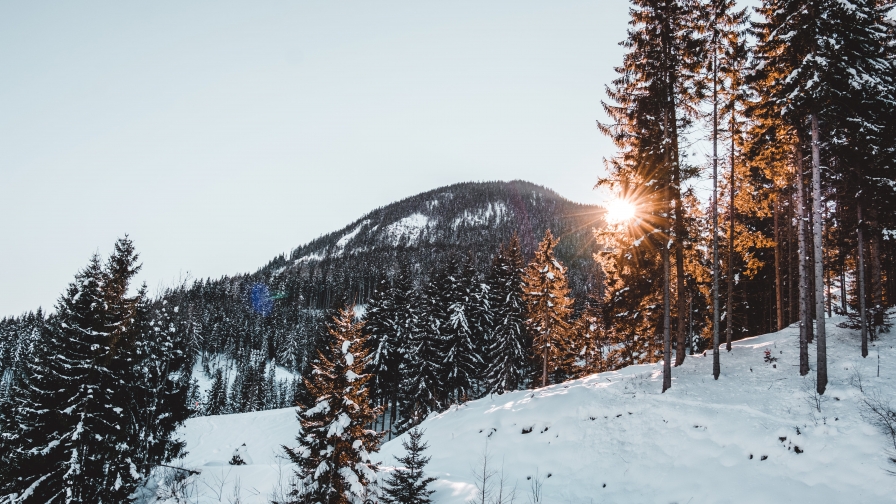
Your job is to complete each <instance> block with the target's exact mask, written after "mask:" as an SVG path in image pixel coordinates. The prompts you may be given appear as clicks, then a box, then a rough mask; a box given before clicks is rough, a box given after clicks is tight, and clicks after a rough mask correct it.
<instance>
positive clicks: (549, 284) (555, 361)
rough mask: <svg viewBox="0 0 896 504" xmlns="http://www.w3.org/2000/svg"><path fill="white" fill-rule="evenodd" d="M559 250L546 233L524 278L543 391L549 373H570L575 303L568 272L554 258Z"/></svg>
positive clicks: (526, 300)
mask: <svg viewBox="0 0 896 504" xmlns="http://www.w3.org/2000/svg"><path fill="white" fill-rule="evenodd" d="M556 246H557V240H556V239H555V238H554V236H553V235H552V234H551V232H550V230H549V231H547V232H546V233H545V236H544V239H543V240H542V241H541V243H539V244H538V250H536V251H535V258H534V259H533V260H532V262H531V263H529V265H528V266H527V267H526V271H525V275H524V276H523V299H524V300H525V302H526V323H527V325H528V326H529V330H530V331H532V335H533V345H532V346H533V351H534V353H535V355H536V362H537V363H538V367H540V368H541V369H540V374H541V386H542V387H546V386H547V385H548V375H549V373H550V374H553V373H554V372H557V371H560V372H561V373H564V372H568V371H569V370H570V366H571V358H572V355H571V345H570V342H569V338H570V337H571V334H570V330H569V329H570V328H569V318H570V315H571V314H572V300H571V299H570V298H569V286H568V285H567V283H566V275H565V269H564V268H563V266H562V265H561V264H560V262H559V261H557V259H556V258H555V257H554V247H556Z"/></svg>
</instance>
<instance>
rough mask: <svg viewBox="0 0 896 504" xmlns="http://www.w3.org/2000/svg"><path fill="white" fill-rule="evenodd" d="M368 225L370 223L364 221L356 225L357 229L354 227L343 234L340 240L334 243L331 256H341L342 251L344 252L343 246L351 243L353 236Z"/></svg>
mask: <svg viewBox="0 0 896 504" xmlns="http://www.w3.org/2000/svg"><path fill="white" fill-rule="evenodd" d="M368 224H370V221H369V220H364V221H362V222H361V223H360V224H358V225H357V227H355V228H354V229H352V230H351V231H349V232H348V233H346V234H344V235H343V236H342V238H340V239H339V241H337V242H336V249H335V251H334V252H333V255H335V256H339V255H341V254H342V251H343V250H345V246H346V245H348V243H349V242H350V241H352V238H354V237H355V235H357V234H358V233H359V232H360V231H361V228H363V227H364V226H366V225H368Z"/></svg>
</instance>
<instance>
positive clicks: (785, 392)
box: [182, 318, 896, 504]
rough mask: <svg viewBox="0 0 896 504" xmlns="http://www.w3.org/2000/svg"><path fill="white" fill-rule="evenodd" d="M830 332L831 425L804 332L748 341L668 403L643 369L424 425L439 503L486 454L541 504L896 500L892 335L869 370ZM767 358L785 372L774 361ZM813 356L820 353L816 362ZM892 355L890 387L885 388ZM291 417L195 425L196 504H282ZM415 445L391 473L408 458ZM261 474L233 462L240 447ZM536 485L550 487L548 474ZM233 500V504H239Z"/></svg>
mask: <svg viewBox="0 0 896 504" xmlns="http://www.w3.org/2000/svg"><path fill="white" fill-rule="evenodd" d="M838 321H839V319H837V318H834V319H832V320H831V321H830V322H829V325H828V331H829V339H828V359H829V368H828V369H829V372H830V379H831V383H830V385H829V386H828V391H827V393H826V394H825V396H824V397H823V399H821V405H820V409H821V411H820V412H818V411H817V410H816V408H815V402H814V398H813V394H812V393H811V390H812V376H813V374H812V373H810V375H809V376H807V377H805V378H802V377H800V376H799V374H798V373H797V371H796V369H797V368H796V365H797V359H798V347H797V345H798V330H797V329H796V328H795V327H790V328H787V329H785V330H783V331H781V332H778V333H773V334H768V335H764V336H760V337H754V338H749V339H746V340H742V341H739V342H736V343H735V344H734V348H733V350H732V352H731V353H726V352H724V351H723V353H722V376H721V378H720V379H719V381H717V382H716V381H713V379H712V376H711V364H712V362H711V359H710V358H707V357H701V356H694V357H691V358H688V360H687V361H686V362H685V363H684V365H683V366H681V367H679V368H674V370H673V375H674V379H673V387H672V389H671V390H669V391H668V392H667V393H665V394H661V393H660V385H661V369H662V368H661V364H653V365H642V366H633V367H629V368H625V369H622V370H620V371H618V372H610V373H602V374H597V375H592V376H589V377H586V378H584V379H580V380H575V381H571V382H567V383H563V384H559V385H555V386H551V387H547V388H544V389H538V390H534V391H520V392H514V393H510V394H505V395H501V396H495V397H491V398H484V399H481V400H478V401H474V402H470V403H467V404H465V405H463V406H461V407H456V408H453V409H452V410H450V411H447V412H445V413H442V414H440V415H436V416H433V417H431V418H429V419H428V420H426V421H425V422H424V423H423V424H422V428H424V429H425V430H426V436H425V439H426V441H427V442H428V443H429V445H430V449H429V451H428V454H429V455H432V461H431V462H430V464H429V466H428V472H429V473H430V474H431V475H434V476H438V477H439V480H438V481H437V482H436V483H435V485H434V486H435V488H436V489H437V492H436V493H435V494H434V501H435V502H436V503H438V504H455V503H456V504H459V503H462V502H465V501H467V500H469V499H470V498H471V496H472V494H473V493H474V489H475V487H474V481H475V478H474V474H473V467H474V466H476V465H477V464H480V465H481V456H482V453H483V452H484V451H485V450H486V448H487V449H488V451H489V453H490V456H491V460H492V468H494V469H500V467H501V466H502V465H503V469H504V473H505V478H506V480H507V482H508V484H509V485H510V486H513V485H514V484H515V485H516V489H517V495H516V499H517V500H516V502H527V499H528V497H529V495H528V494H529V488H530V485H531V483H532V481H533V479H527V478H534V477H535V476H536V474H537V475H538V477H539V480H540V481H542V482H543V497H544V502H547V503H552V502H556V503H564V502H573V503H576V502H679V503H684V502H870V503H873V502H892V495H893V492H894V491H896V479H894V477H893V476H891V475H889V474H888V473H887V471H888V470H889V469H892V468H893V466H892V465H891V464H890V463H889V462H888V460H887V454H888V451H887V447H888V446H890V447H892V443H891V441H890V440H889V439H888V438H887V437H886V436H884V435H883V434H882V433H881V432H880V431H879V430H878V429H877V428H876V427H874V426H873V425H871V424H869V423H868V422H867V421H866V420H864V419H863V415H862V410H861V408H860V404H861V400H862V397H863V394H862V392H861V391H860V390H859V389H858V387H857V386H856V385H857V382H856V376H861V381H862V386H863V389H864V391H865V393H866V394H871V393H875V392H877V393H879V394H881V395H882V396H883V397H893V394H894V392H896V387H894V382H893V379H894V376H896V350H894V348H893V344H892V335H884V338H883V340H882V341H880V342H878V344H877V345H876V346H875V347H873V348H872V351H871V355H870V356H869V358H867V359H862V358H861V357H860V356H859V352H858V336H857V335H856V334H855V332H853V331H849V330H846V329H840V328H837V327H836V326H835V323H836V322H838ZM766 350H769V351H770V352H771V356H772V357H775V358H777V362H774V363H765V362H764V352H765V351H766ZM811 351H812V352H813V353H814V347H812V348H811ZM878 352H879V354H880V377H877V376H876V375H877V365H878V361H877V359H876V358H875V357H876V356H877V353H878ZM296 431H297V422H296V420H295V412H294V410H292V409H285V410H272V411H265V412H259V413H247V414H240V415H225V416H215V417H204V418H196V419H192V420H189V421H188V422H187V425H186V426H185V428H184V429H183V431H182V434H183V436H184V437H185V439H186V440H187V449H188V451H189V452H190V453H189V455H188V456H187V457H186V458H185V459H184V460H183V461H182V463H183V465H184V467H188V468H195V469H198V470H200V471H201V472H202V474H200V475H199V476H196V477H193V478H191V479H190V480H188V483H189V484H188V485H187V487H188V490H189V491H190V492H192V493H191V495H192V497H190V498H189V499H188V500H189V501H190V502H199V503H207V502H231V501H233V499H234V498H235V496H236V495H237V494H239V496H240V497H241V500H242V502H246V503H248V502H259V503H260V502H268V501H269V500H270V498H271V492H272V490H273V489H274V487H275V486H276V485H277V484H278V481H282V483H283V484H286V483H287V479H288V476H289V474H290V469H289V467H288V465H287V464H285V461H283V460H282V459H280V458H279V453H280V445H284V444H285V445H291V444H294V441H293V438H294V436H295V434H296ZM400 440H401V438H398V439H396V440H393V441H391V442H388V443H386V444H385V445H383V447H382V449H381V450H380V455H381V460H382V461H383V462H384V463H385V464H386V465H388V464H392V463H393V461H394V459H393V458H392V456H393V455H396V454H400V453H402V448H401V444H400ZM243 443H245V444H246V447H245V448H244V449H243V450H244V453H245V454H246V457H247V461H249V465H245V466H230V465H228V464H227V460H229V459H230V457H231V456H232V454H233V450H234V449H236V448H238V447H240V446H241V445H242V444H243ZM536 471H537V473H536ZM228 499H229V500H228Z"/></svg>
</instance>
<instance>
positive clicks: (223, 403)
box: [205, 368, 227, 415]
mask: <svg viewBox="0 0 896 504" xmlns="http://www.w3.org/2000/svg"><path fill="white" fill-rule="evenodd" d="M226 408H227V383H225V382H224V372H223V371H221V368H218V369H215V377H214V379H213V380H212V386H211V388H210V389H209V391H208V399H207V400H206V402H205V414H206V415H221V414H223V413H225V412H226Z"/></svg>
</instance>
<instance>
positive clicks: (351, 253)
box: [259, 180, 603, 307]
mask: <svg viewBox="0 0 896 504" xmlns="http://www.w3.org/2000/svg"><path fill="white" fill-rule="evenodd" d="M602 212H603V210H602V209H600V208H599V207H597V206H593V205H582V204H578V203H574V202H571V201H569V200H567V199H565V198H563V197H562V196H560V195H559V194H557V193H556V192H554V191H552V190H550V189H547V188H545V187H542V186H538V185H535V184H532V183H530V182H525V181H520V180H516V181H512V182H465V183H460V184H454V185H450V186H445V187H440V188H438V189H433V190H431V191H427V192H424V193H421V194H417V195H415V196H411V197H408V198H405V199H403V200H401V201H397V202H395V203H391V204H389V205H387V206H384V207H381V208H377V209H375V210H373V211H371V212H370V213H368V214H366V215H364V216H362V217H360V218H358V219H357V220H356V221H354V222H352V223H351V224H349V225H347V226H345V227H344V228H342V229H340V230H338V231H335V232H332V233H329V234H327V235H324V236H322V237H320V238H317V239H315V240H313V241H311V242H310V243H307V244H305V245H302V246H299V247H297V248H296V249H294V250H293V251H292V252H291V253H290V254H289V257H286V256H281V257H278V258H276V259H274V260H273V261H271V263H269V264H268V265H266V266H265V267H264V268H262V269H261V271H259V273H261V274H265V275H268V274H269V275H273V276H277V277H280V276H284V275H287V276H288V275H289V274H298V275H305V276H308V275H311V276H313V275H314V273H311V272H312V271H314V272H319V273H321V274H324V275H327V276H328V277H329V278H330V279H331V280H330V281H331V283H332V284H333V287H338V288H342V289H343V290H344V291H346V292H344V294H345V295H347V297H349V298H353V297H355V296H356V295H357V296H358V297H359V299H362V300H363V299H366V298H367V297H369V295H370V294H371V289H372V288H373V287H375V282H374V281H373V279H375V278H378V277H382V276H383V275H388V274H389V273H390V272H391V270H392V269H393V268H394V267H395V265H396V264H399V263H400V262H402V261H405V262H408V263H410V264H413V265H414V266H415V270H416V272H417V273H418V274H419V275H420V276H423V277H425V276H426V275H427V274H428V273H429V271H430V270H431V268H433V267H434V266H437V265H439V264H442V263H443V262H444V261H445V259H446V257H447V255H448V254H452V253H454V254H460V255H462V256H467V255H471V256H472V257H473V259H474V263H475V265H476V267H477V269H479V270H480V271H484V270H485V269H486V268H487V267H488V265H489V264H490V262H491V258H492V256H493V255H494V253H495V252H496V251H497V250H498V247H499V246H500V245H501V244H502V243H506V242H507V241H509V240H510V237H511V236H512V235H513V234H514V233H516V234H518V235H519V238H520V243H521V246H522V249H523V254H524V255H525V256H526V257H530V256H531V255H532V253H533V251H534V250H535V247H536V245H537V244H538V242H539V241H540V240H541V239H542V237H543V236H544V233H545V231H547V230H548V229H550V230H551V231H552V232H553V233H554V235H555V236H559V237H561V240H560V244H559V245H558V247H557V256H558V257H559V258H560V260H561V261H563V262H564V264H566V265H567V267H569V268H570V284H571V286H572V289H573V293H574V294H584V293H585V292H587V291H588V290H589V289H590V288H591V287H592V286H593V283H594V278H593V274H594V261H593V259H592V253H593V252H594V251H595V250H594V247H593V243H594V240H593V238H592V235H591V232H592V229H593V228H594V227H595V226H597V225H600V223H601V220H600V216H601V215H602ZM316 301H317V302H318V303H319V306H320V307H326V306H328V303H327V301H326V300H316ZM308 302H309V303H312V304H313V303H314V302H315V300H313V299H309V300H308Z"/></svg>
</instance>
